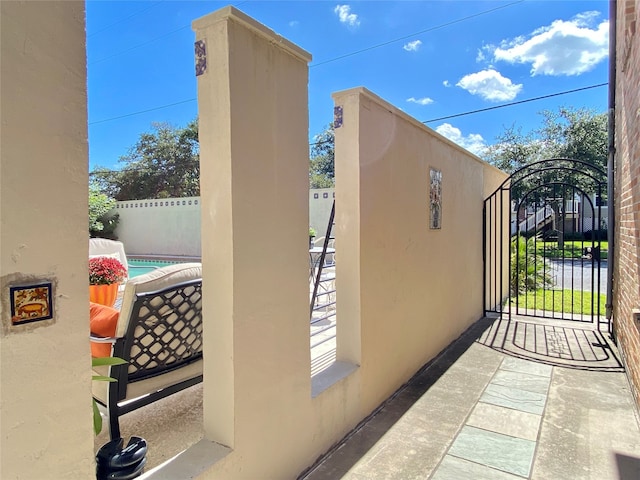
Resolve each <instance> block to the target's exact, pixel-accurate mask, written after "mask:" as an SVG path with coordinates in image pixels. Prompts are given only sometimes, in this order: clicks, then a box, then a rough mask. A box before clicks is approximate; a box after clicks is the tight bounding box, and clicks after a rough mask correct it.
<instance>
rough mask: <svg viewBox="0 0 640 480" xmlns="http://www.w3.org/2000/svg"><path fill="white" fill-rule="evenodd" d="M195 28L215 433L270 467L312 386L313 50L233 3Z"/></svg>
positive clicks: (210, 429) (207, 386)
mask: <svg viewBox="0 0 640 480" xmlns="http://www.w3.org/2000/svg"><path fill="white" fill-rule="evenodd" d="M193 28H194V30H195V32H196V47H195V48H196V75H197V78H198V108H199V122H200V124H199V136H200V163H201V174H200V188H201V199H202V214H201V215H202V216H201V221H202V232H201V235H202V263H203V301H204V304H203V314H204V317H205V318H204V321H205V326H204V335H205V345H204V360H205V367H204V378H205V380H204V409H205V411H204V422H205V432H206V435H207V438H209V439H210V440H213V441H217V442H220V443H223V444H225V445H228V446H231V447H232V448H233V449H234V450H235V451H236V453H237V454H238V455H242V456H244V457H245V459H244V462H245V464H244V465H245V470H244V472H245V475H248V473H247V472H250V469H251V466H250V464H252V463H254V461H255V462H256V464H259V463H262V468H263V470H262V472H263V474H265V475H266V472H269V471H270V470H269V466H270V465H271V464H272V463H274V462H278V461H279V462H281V463H282V460H283V459H282V458H280V457H282V455H283V452H282V450H283V449H282V446H281V445H278V442H274V438H276V436H277V435H278V433H282V436H283V437H285V438H287V437H293V438H295V435H292V433H294V432H295V431H297V430H298V429H299V428H300V422H299V415H297V409H298V408H304V407H302V405H308V403H309V401H308V398H309V395H310V373H309V372H310V356H309V313H308V311H309V283H308V278H309V256H308V250H307V249H308V239H307V235H308V233H307V231H308V228H309V227H308V223H309V200H308V191H309V181H308V172H309V146H308V104H307V102H308V100H307V84H308V66H307V64H308V62H309V61H310V59H311V56H310V55H309V54H308V53H306V52H305V51H303V50H301V49H300V48H298V47H297V46H295V45H293V44H292V43H290V42H288V41H287V40H285V39H283V38H282V37H280V36H278V35H276V34H275V33H274V32H272V31H271V30H269V29H267V28H266V27H264V26H263V25H261V24H259V23H257V22H256V21H254V20H253V19H251V18H249V17H247V16H246V15H244V14H243V13H242V12H239V11H238V10H236V9H234V8H233V7H227V8H224V9H222V10H220V11H218V12H215V13H212V14H210V15H208V16H206V17H203V18H200V19H198V20H196V21H195V22H194V23H193ZM305 400H306V401H305ZM286 450H287V449H286V448H285V449H284V451H286Z"/></svg>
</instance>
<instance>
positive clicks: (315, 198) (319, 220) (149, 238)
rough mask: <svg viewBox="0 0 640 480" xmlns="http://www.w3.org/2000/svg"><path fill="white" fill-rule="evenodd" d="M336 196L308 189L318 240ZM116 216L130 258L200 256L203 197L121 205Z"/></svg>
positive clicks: (311, 222) (311, 221)
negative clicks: (118, 217) (142, 256)
mask: <svg viewBox="0 0 640 480" xmlns="http://www.w3.org/2000/svg"><path fill="white" fill-rule="evenodd" d="M334 195H335V194H334V189H333V188H314V189H311V190H309V226H310V227H313V228H314V229H315V231H316V239H319V238H320V237H323V236H324V234H325V232H326V230H327V225H328V222H329V215H330V213H331V206H332V205H333V199H334ZM115 213H117V214H119V215H120V223H119V224H118V228H117V229H116V235H117V236H118V240H120V241H121V242H123V243H124V245H125V250H126V252H127V254H128V255H162V256H187V257H200V256H201V251H202V248H201V241H200V197H184V198H163V199H157V200H128V201H126V202H118V203H117V204H116V209H115ZM334 233H335V232H334ZM256 235H258V236H260V232H256ZM304 235H306V232H304Z"/></svg>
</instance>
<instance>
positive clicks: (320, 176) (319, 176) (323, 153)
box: [309, 123, 335, 188]
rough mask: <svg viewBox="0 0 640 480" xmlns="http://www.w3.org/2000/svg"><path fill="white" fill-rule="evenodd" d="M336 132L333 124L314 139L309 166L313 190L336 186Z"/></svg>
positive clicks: (310, 182) (310, 183)
mask: <svg viewBox="0 0 640 480" xmlns="http://www.w3.org/2000/svg"><path fill="white" fill-rule="evenodd" d="M334 158H335V131H334V128H333V123H330V124H329V125H327V127H326V128H325V129H324V130H323V131H322V132H321V133H319V134H318V135H316V136H315V137H314V138H313V143H312V144H311V160H310V165H309V185H310V187H311V188H331V187H333V186H335V169H334Z"/></svg>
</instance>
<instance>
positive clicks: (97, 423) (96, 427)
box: [92, 399, 102, 435]
mask: <svg viewBox="0 0 640 480" xmlns="http://www.w3.org/2000/svg"><path fill="white" fill-rule="evenodd" d="M92 400H93V431H94V433H95V434H96V435H98V434H99V433H100V432H101V431H102V415H100V409H99V408H98V404H97V403H96V401H95V400H94V399H92Z"/></svg>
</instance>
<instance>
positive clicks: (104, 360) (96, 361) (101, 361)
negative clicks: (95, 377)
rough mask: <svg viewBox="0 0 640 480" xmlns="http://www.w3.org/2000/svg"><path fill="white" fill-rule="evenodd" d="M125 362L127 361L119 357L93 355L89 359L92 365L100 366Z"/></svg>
mask: <svg viewBox="0 0 640 480" xmlns="http://www.w3.org/2000/svg"><path fill="white" fill-rule="evenodd" d="M125 363H127V361H126V360H123V359H122V358H119V357H95V358H92V359H91V366H92V367H101V366H104V365H123V364H125Z"/></svg>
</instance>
